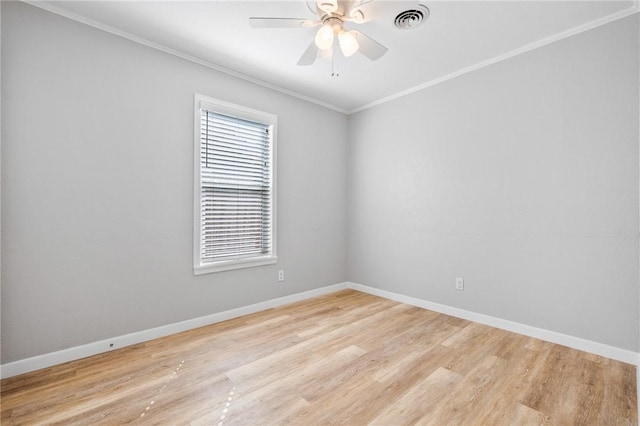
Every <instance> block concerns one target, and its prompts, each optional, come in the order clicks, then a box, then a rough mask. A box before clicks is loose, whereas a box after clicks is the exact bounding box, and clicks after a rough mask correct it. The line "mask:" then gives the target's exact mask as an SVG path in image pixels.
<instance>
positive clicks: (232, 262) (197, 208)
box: [193, 93, 278, 275]
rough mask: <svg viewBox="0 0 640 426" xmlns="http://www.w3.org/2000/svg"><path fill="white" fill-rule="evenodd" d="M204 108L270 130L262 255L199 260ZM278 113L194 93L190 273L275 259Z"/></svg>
mask: <svg viewBox="0 0 640 426" xmlns="http://www.w3.org/2000/svg"><path fill="white" fill-rule="evenodd" d="M202 109H206V110H209V111H212V112H214V113H218V114H224V115H228V116H232V117H236V118H240V119H244V120H249V121H253V122H259V123H262V124H267V125H270V126H271V128H272V132H271V149H270V154H271V158H270V161H271V251H270V253H268V254H266V255H257V256H252V257H241V258H235V259H227V260H220V261H213V262H204V263H203V262H202V257H201V244H202V241H201V229H202V214H201V195H202V190H201V189H202V186H201V172H202V171H201V158H200V147H201V135H200V133H201V121H200V120H201V110H202ZM277 127H278V117H277V116H276V115H275V114H270V113H266V112H263V111H258V110H255V109H252V108H247V107H244V106H241V105H236V104H232V103H230V102H226V101H222V100H219V99H214V98H211V97H208V96H204V95H201V94H197V93H196V94H195V96H194V173H193V175H194V185H193V187H194V203H193V206H194V209H193V273H194V275H201V274H208V273H214V272H221V271H229V270H233V269H241V268H252V267H255V266H263V265H271V264H275V263H277V262H278V256H277V229H276V224H277V220H276V219H277V216H276V205H277V203H276V200H277V197H276V195H277V191H276V189H277V188H276V187H277V185H276V157H277V155H276V153H277V149H276V148H277Z"/></svg>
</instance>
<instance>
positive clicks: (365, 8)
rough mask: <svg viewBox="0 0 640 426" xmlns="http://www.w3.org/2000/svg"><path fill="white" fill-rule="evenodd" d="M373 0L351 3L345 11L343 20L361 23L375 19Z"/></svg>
mask: <svg viewBox="0 0 640 426" xmlns="http://www.w3.org/2000/svg"><path fill="white" fill-rule="evenodd" d="M372 2H373V0H360V1H354V2H353V3H351V7H350V8H349V10H347V11H346V14H345V15H346V16H345V19H344V20H345V21H350V22H355V23H357V24H363V23H365V22H370V21H373V20H374V19H376V6H375V5H373V4H372Z"/></svg>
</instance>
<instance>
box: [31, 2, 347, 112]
mask: <svg viewBox="0 0 640 426" xmlns="http://www.w3.org/2000/svg"><path fill="white" fill-rule="evenodd" d="M21 1H22V2H23V3H27V4H29V5H31V6H35V7H37V8H40V9H43V10H46V11H47V12H51V13H55V14H56V15H60V16H64V17H65V18H68V19H71V20H73V21H76V22H80V23H81V24H85V25H88V26H90V27H93V28H97V29H99V30H102V31H105V32H107V33H110V34H113V35H116V36H118V37H122V38H125V39H127V40H130V41H133V42H135V43H138V44H141V45H143V46H147V47H150V48H152V49H156V50H159V51H161V52H164V53H168V54H169V55H173V56H177V57H178V58H181V59H186V60H187V61H191V62H194V63H196V64H198V65H202V66H205V67H207V68H211V69H213V70H215V71H219V72H221V73H224V74H228V75H230V76H233V77H236V78H239V79H241V80H245V81H248V82H249V83H253V84H257V85H258V86H262V87H266V88H267V89H271V90H275V91H276V92H280V93H284V94H285V95H289V96H293V97H294V98H298V99H302V100H303V101H307V102H311V103H313V104H316V105H320V106H321V107H324V108H328V109H331V110H334V111H337V112H341V113H343V114H348V111H347V110H346V109H344V108H340V107H338V106H336V105H332V104H329V103H326V102H323V101H320V100H318V99H315V98H312V97H310V96H306V95H302V94H300V93H297V92H294V91H293V90H289V89H285V88H283V87H279V86H276V85H274V84H271V83H267V82H266V81H263V80H260V79H259V78H255V77H251V76H249V75H247V74H243V73H241V72H238V71H234V70H231V69H229V68H225V67H223V66H221V65H217V64H214V63H213V62H209V61H206V60H204V59H200V58H197V57H195V56H192V55H189V54H187V53H184V52H181V51H179V50H175V49H172V48H170V47H167V46H164V45H162V44H160V43H156V42H153V41H151V40H147V39H146V38H143V37H139V36H137V35H134V34H131V33H128V32H126V31H122V30H119V29H117V28H114V27H112V26H110V25H106V24H103V23H101V22H98V21H94V20H93V19H89V18H86V17H84V16H82V15H78V14H77V13H73V12H69V11H68V10H64V9H62V8H59V7H57V6H54V5H53V4H51V3H48V2H41V1H35V0H21Z"/></svg>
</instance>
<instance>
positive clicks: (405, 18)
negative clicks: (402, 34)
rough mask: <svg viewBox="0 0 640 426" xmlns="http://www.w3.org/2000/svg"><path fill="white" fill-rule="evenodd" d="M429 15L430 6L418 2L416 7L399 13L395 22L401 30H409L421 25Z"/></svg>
mask: <svg viewBox="0 0 640 426" xmlns="http://www.w3.org/2000/svg"><path fill="white" fill-rule="evenodd" d="M428 17H429V8H428V7H427V6H425V5H423V4H418V5H417V7H416V8H415V9H408V10H405V11H404V12H400V13H398V16H396V19H394V20H393V24H394V25H395V26H396V28H399V29H401V30H409V29H411V28H416V27H418V26H420V25H421V24H422V23H423V22H424V21H425V20H426V19H427V18H428Z"/></svg>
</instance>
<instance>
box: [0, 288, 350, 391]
mask: <svg viewBox="0 0 640 426" xmlns="http://www.w3.org/2000/svg"><path fill="white" fill-rule="evenodd" d="M345 288H347V283H340V284H334V285H330V286H326V287H321V288H316V289H313V290H309V291H305V292H302V293H296V294H291V295H289V296H284V297H279V298H277V299H271V300H267V301H265V302H259V303H255V304H253V305H249V306H243V307H240V308H236V309H231V310H228V311H224V312H217V313H215V314H211V315H206V316H203V317H199V318H194V319H190V320H186V321H180V322H176V323H173V324H168V325H164V326H161V327H156V328H151V329H148V330H142V331H138V332H135V333H130V334H125V335H123V336H117V337H114V338H111V339H106V340H100V341H98V342H93V343H88V344H86V345H80V346H75V347H73V348H68V349H63V350H60V351H57V352H51V353H48V354H44V355H39V356H34V357H32V358H26V359H22V360H19V361H14V362H10V363H7V364H3V365H1V366H0V378H2V379H4V378H7V377H12V376H17V375H18V374H23V373H28V372H31V371H35V370H40V369H41V368H46V367H51V366H52V365H56V364H62V363H64V362H68V361H74V360H77V359H80V358H85V357H88V356H91V355H97V354H100V353H104V352H109V351H112V350H114V349H118V348H122V347H125V346H130V345H134V344H136V343H142V342H146V341H149V340H152V339H157V338H159V337H164V336H169V335H171V334H175V333H180V332H182V331H187V330H192V329H194V328H198V327H202V326H205V325H209V324H215V323H217V322H221V321H226V320H229V319H233V318H238V317H241V316H243V315H248V314H252V313H255V312H259V311H264V310H265V309H271V308H275V307H278V306H282V305H286V304H289V303H294V302H298V301H301V300H305V299H310V298H312V297H316V296H322V295H324V294H329V293H333V292H336V291H339V290H343V289H345Z"/></svg>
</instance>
